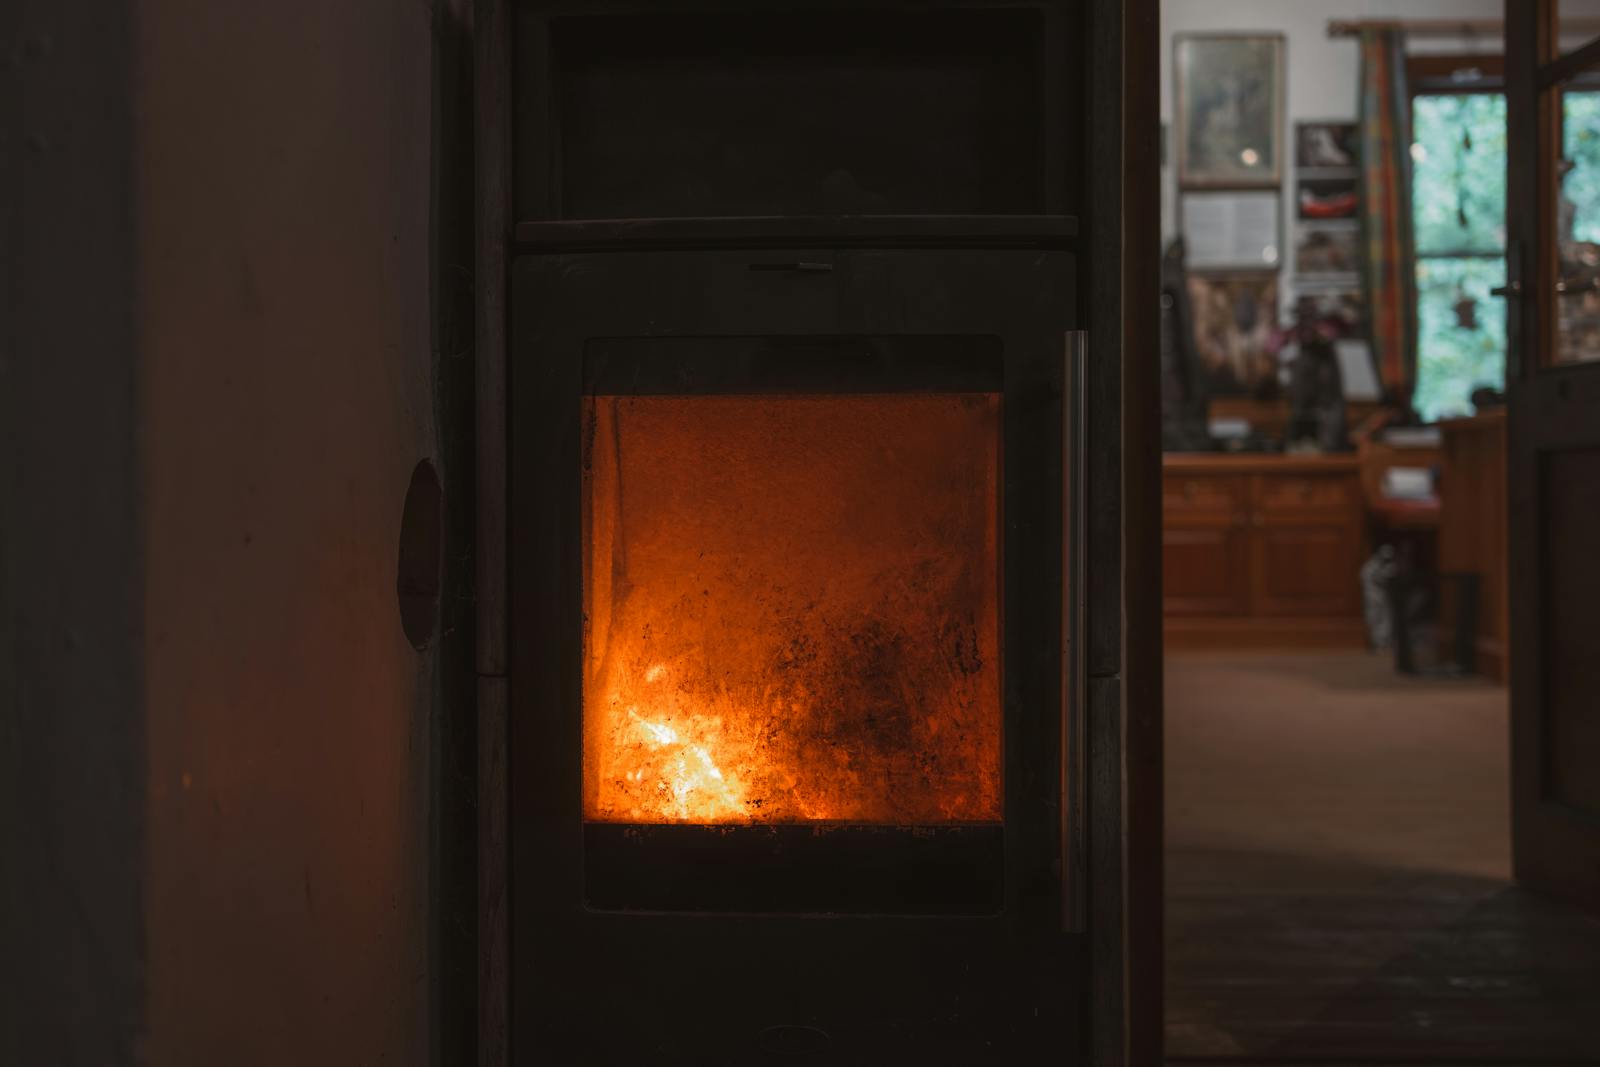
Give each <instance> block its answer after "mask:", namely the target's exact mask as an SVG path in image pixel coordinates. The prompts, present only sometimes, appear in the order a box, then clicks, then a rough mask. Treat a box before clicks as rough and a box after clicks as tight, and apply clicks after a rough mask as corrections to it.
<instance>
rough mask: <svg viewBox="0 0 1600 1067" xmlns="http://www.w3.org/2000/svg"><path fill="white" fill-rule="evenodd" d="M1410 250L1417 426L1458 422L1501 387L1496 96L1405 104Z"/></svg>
mask: <svg viewBox="0 0 1600 1067" xmlns="http://www.w3.org/2000/svg"><path fill="white" fill-rule="evenodd" d="M1411 158H1412V203H1413V214H1412V218H1413V222H1414V227H1413V228H1414V231H1415V235H1416V247H1417V383H1416V390H1415V392H1414V393H1413V394H1412V403H1413V406H1415V407H1416V409H1417V413H1418V414H1419V415H1421V416H1422V417H1423V418H1425V419H1430V420H1431V419H1437V418H1444V417H1448V416H1451V415H1461V414H1466V413H1468V412H1470V411H1471V410H1472V403H1471V396H1472V391H1473V390H1474V389H1477V388H1478V387H1480V386H1485V385H1488V386H1494V387H1497V388H1498V387H1500V386H1502V384H1503V383H1504V380H1505V365H1506V311H1505V301H1503V300H1499V299H1496V298H1494V297H1492V296H1490V292H1489V291H1490V290H1491V289H1494V288H1495V287H1496V286H1500V285H1504V284H1505V273H1506V266H1505V263H1506V260H1505V252H1506V98H1505V97H1504V96H1503V95H1501V94H1499V93H1447V94H1440V95H1423V96H1418V97H1417V98H1416V99H1415V100H1414V101H1413V103H1412V148H1411Z"/></svg>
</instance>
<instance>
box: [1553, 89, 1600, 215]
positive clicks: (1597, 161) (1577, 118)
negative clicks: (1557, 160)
mask: <svg viewBox="0 0 1600 1067" xmlns="http://www.w3.org/2000/svg"><path fill="white" fill-rule="evenodd" d="M1563 110H1564V111H1565V112H1566V120H1565V121H1566V136H1565V137H1564V138H1563V141H1564V142H1565V144H1564V146H1563V149H1564V152H1565V154H1566V157H1567V159H1569V160H1571V161H1572V162H1573V163H1574V164H1575V165H1574V166H1573V168H1572V171H1571V172H1570V173H1569V174H1568V175H1567V179H1566V182H1565V183H1564V184H1563V186H1562V188H1563V190H1564V191H1565V193H1566V195H1567V199H1569V200H1571V201H1572V202H1573V203H1574V204H1576V205H1577V208H1578V212H1577V221H1576V225H1574V226H1573V228H1572V239H1573V240H1575V241H1594V242H1596V243H1600V93H1597V92H1588V93H1568V94H1566V98H1565V101H1564V103H1563Z"/></svg>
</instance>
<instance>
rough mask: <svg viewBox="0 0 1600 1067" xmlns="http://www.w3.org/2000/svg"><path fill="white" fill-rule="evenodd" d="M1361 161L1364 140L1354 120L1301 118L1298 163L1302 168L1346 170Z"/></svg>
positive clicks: (1296, 141)
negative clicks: (1304, 120)
mask: <svg viewBox="0 0 1600 1067" xmlns="http://www.w3.org/2000/svg"><path fill="white" fill-rule="evenodd" d="M1360 162H1361V142H1360V138H1359V136H1358V128H1357V126H1356V124H1355V123H1353V122H1297V123H1295V127H1294V165H1295V167H1297V168H1298V169H1300V170H1345V169H1347V168H1350V167H1355V166H1357V165H1359V163H1360Z"/></svg>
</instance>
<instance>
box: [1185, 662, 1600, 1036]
mask: <svg viewBox="0 0 1600 1067" xmlns="http://www.w3.org/2000/svg"><path fill="white" fill-rule="evenodd" d="M1506 760H1507V737H1506V696H1505V690H1504V689H1500V688H1495V687H1491V686H1488V685H1486V684H1483V683H1479V682H1473V681H1459V682H1425V681H1415V680H1408V679H1404V678H1401V677H1398V676H1396V675H1395V674H1394V673H1393V671H1392V669H1391V667H1390V665H1389V663H1388V661H1386V660H1384V659H1382V658H1380V657H1376V656H1372V655H1369V654H1367V653H1362V652H1355V653H1342V652H1341V653H1329V654H1278V655H1273V654H1253V655H1234V654H1198V653H1195V654H1180V655H1174V656H1172V657H1170V658H1169V659H1168V663H1167V790H1168V800H1167V804H1168V807H1167V834H1168V852H1167V861H1168V872H1167V878H1168V883H1167V884H1168V888H1167V913H1168V942H1167V996H1168V1005H1167V1043H1168V1044H1167V1047H1168V1055H1169V1057H1170V1058H1178V1059H1183V1058H1209V1059H1222V1060H1242V1061H1256V1062H1263V1063H1278V1062H1295V1061H1300V1062H1304V1061H1306V1060H1317V1061H1328V1062H1334V1063H1339V1062H1366V1063H1402V1062H1415V1061H1418V1060H1424V1061H1432V1062H1458V1063H1471V1062H1484V1061H1492V1062H1498V1063H1539V1062H1544V1063H1600V922H1596V921H1594V920H1591V919H1589V918H1587V917H1585V916H1582V915H1579V914H1578V913H1576V912H1573V911H1571V910H1569V909H1567V908H1565V907H1563V906H1561V905H1558V904H1555V903H1552V902H1550V901H1547V900H1544V899H1542V898H1539V897H1536V896H1533V895H1531V894H1528V893H1525V892H1523V891H1521V890H1518V889H1516V888H1515V887H1513V886H1512V885H1511V884H1510V882H1509V880H1508V879H1509V874H1510V847H1509V838H1510V829H1509V820H1508V800H1507V790H1508V781H1507V768H1506Z"/></svg>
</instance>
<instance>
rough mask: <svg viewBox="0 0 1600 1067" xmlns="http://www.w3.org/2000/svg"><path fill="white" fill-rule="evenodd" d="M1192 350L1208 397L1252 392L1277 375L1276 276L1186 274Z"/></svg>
mask: <svg viewBox="0 0 1600 1067" xmlns="http://www.w3.org/2000/svg"><path fill="white" fill-rule="evenodd" d="M1189 305H1190V312H1191V315H1192V316H1193V319H1194V350H1195V355H1196V356H1197V357H1198V359H1199V362H1200V372H1201V373H1202V374H1203V375H1204V377H1205V383H1206V388H1207V390H1208V392H1209V394H1210V395H1211V396H1241V395H1247V394H1251V393H1254V392H1256V391H1257V390H1258V389H1260V388H1261V387H1262V386H1263V385H1265V384H1266V383H1267V382H1268V381H1269V380H1270V379H1273V378H1275V377H1276V375H1277V373H1278V359H1277V356H1276V355H1275V354H1274V353H1273V351H1272V350H1271V348H1270V345H1271V342H1272V337H1273V333H1274V331H1275V330H1276V329H1277V327H1278V275H1277V274H1276V272H1274V273H1253V274H1233V273H1229V274H1191V275H1189Z"/></svg>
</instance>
